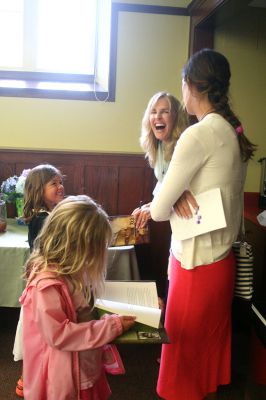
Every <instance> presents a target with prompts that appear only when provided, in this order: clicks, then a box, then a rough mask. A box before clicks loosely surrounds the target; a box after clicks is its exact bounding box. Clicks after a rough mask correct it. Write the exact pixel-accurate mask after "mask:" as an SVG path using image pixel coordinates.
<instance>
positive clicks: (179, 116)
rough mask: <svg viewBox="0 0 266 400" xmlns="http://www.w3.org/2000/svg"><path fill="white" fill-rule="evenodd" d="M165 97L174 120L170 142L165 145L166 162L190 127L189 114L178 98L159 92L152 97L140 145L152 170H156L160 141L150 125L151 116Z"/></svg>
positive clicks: (145, 114)
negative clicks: (154, 108)
mask: <svg viewBox="0 0 266 400" xmlns="http://www.w3.org/2000/svg"><path fill="white" fill-rule="evenodd" d="M164 97H165V98H166V99H167V100H168V102H169V108H170V111H171V114H172V115H173V118H174V121H173V129H172V132H171V137H170V140H169V141H167V142H166V143H164V158H165V161H170V160H171V158H172V154H173V151H174V147H175V144H176V142H177V140H178V138H179V136H180V135H181V133H182V132H183V131H184V130H185V129H186V128H187V127H188V125H189V119H188V114H187V113H186V111H185V109H184V108H183V107H182V105H181V103H180V102H179V101H178V100H177V98H176V97H174V96H173V95H172V94H170V93H167V92H158V93H156V94H155V95H154V96H152V98H151V99H150V100H149V102H148V105H147V108H146V110H145V112H144V116H143V119H142V124H141V135H140V145H141V147H142V149H143V150H144V151H145V152H146V155H145V157H146V158H148V160H149V164H150V166H151V167H152V168H154V166H155V162H156V155H157V149H158V144H159V140H158V139H156V137H155V135H154V133H153V131H152V128H151V124H150V114H151V111H152V109H153V107H154V106H155V104H156V103H157V101H158V100H159V99H161V98H164Z"/></svg>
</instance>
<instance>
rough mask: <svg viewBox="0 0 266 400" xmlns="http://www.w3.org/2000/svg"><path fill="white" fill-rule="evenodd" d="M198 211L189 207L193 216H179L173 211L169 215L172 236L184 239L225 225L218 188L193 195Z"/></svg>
mask: <svg viewBox="0 0 266 400" xmlns="http://www.w3.org/2000/svg"><path fill="white" fill-rule="evenodd" d="M195 199H196V201H197V203H198V205H199V211H198V213H197V214H195V210H193V209H192V208H191V211H192V213H193V217H192V218H190V219H185V218H180V217H178V216H177V215H176V213H175V212H173V213H172V215H171V217H170V222H171V226H172V232H173V236H174V238H175V239H176V240H186V239H190V238H193V237H195V236H198V235H202V234H203V233H207V232H211V231H215V230H216V229H221V228H225V227H226V220H225V215H224V209H223V203H222V196H221V190H220V188H216V189H211V190H208V191H207V192H203V193H200V194H199V195H196V196H195Z"/></svg>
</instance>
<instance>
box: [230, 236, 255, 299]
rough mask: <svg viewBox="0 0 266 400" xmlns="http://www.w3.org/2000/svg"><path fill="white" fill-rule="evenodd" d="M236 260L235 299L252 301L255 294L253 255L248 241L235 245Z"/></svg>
mask: <svg viewBox="0 0 266 400" xmlns="http://www.w3.org/2000/svg"><path fill="white" fill-rule="evenodd" d="M233 251H234V254H235V259H236V280H235V290H234V295H235V297H238V298H241V299H243V300H251V299H252V294H253V261H254V257H253V253H252V246H251V245H250V244H248V243H247V242H246V241H240V242H235V243H233Z"/></svg>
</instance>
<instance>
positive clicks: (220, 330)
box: [157, 253, 235, 400]
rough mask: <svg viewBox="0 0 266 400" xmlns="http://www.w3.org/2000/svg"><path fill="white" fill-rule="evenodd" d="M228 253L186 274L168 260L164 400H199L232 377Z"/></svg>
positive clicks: (231, 264)
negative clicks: (168, 281)
mask: <svg viewBox="0 0 266 400" xmlns="http://www.w3.org/2000/svg"><path fill="white" fill-rule="evenodd" d="M234 280H235V259H234V256H233V254H232V253H230V254H229V256H227V257H226V258H225V259H224V260H221V261H218V262H216V263H213V264H210V265H207V266H199V267H196V268H194V269H193V270H186V269H184V268H182V267H181V265H180V263H179V262H178V261H177V260H176V259H175V258H174V257H173V256H172V257H171V275H170V285H169V294H168V301H167V309H166V317H165V328H166V331H167V333H168V336H169V340H170V344H165V345H163V346H162V356H161V364H160V372H159V378H158V384H157V392H158V394H159V396H161V397H162V398H163V399H166V400H179V399H180V400H185V399H189V400H202V399H203V398H204V397H205V396H206V395H207V394H208V393H211V392H215V391H216V389H217V386H218V385H224V384H228V383H229V382H230V375H231V304H232V298H233V289H234Z"/></svg>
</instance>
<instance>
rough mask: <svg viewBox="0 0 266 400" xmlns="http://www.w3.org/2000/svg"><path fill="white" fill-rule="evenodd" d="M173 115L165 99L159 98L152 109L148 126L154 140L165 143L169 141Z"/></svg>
mask: <svg viewBox="0 0 266 400" xmlns="http://www.w3.org/2000/svg"><path fill="white" fill-rule="evenodd" d="M174 117H175V116H174V114H173V112H172V111H171V107H170V102H169V100H168V99H167V97H161V98H160V99H159V100H158V101H157V102H156V103H155V104H154V106H153V107H152V109H151V113H150V124H151V129H152V131H153V134H154V136H155V137H156V139H158V140H161V141H162V142H167V141H168V140H170V139H171V134H172V130H173V126H174Z"/></svg>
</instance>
